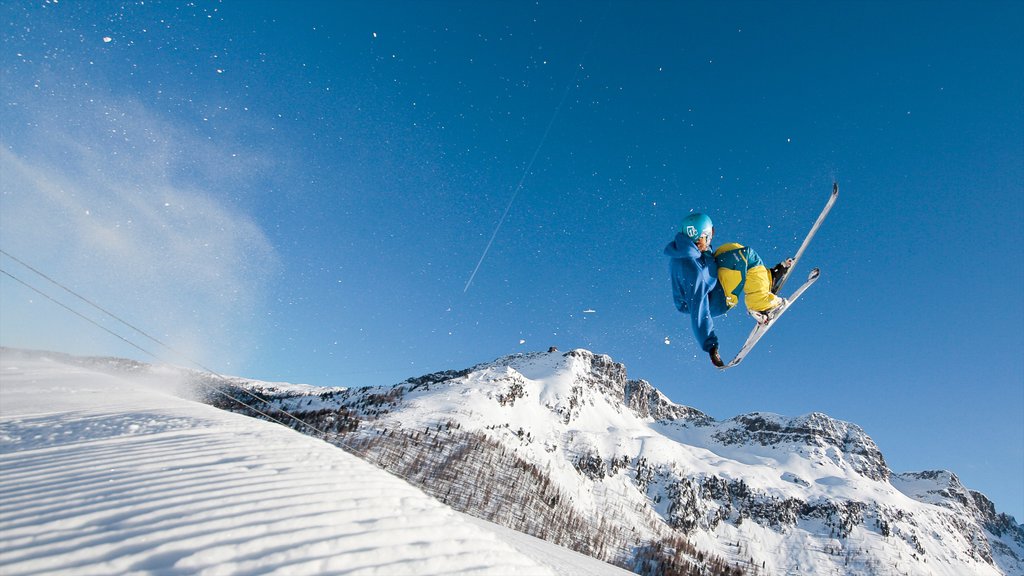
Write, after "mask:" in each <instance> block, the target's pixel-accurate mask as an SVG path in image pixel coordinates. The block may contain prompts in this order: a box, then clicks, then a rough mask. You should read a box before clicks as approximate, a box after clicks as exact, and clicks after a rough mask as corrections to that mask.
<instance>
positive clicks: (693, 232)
mask: <svg viewBox="0 0 1024 576" xmlns="http://www.w3.org/2000/svg"><path fill="white" fill-rule="evenodd" d="M686 235H687V236H689V237H690V238H693V239H696V238H697V227H696V226H687V227H686Z"/></svg>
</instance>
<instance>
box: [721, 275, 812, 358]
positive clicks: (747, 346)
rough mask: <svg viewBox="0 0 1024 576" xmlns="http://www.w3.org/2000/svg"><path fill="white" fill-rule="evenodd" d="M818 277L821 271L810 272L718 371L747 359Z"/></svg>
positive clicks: (756, 326)
mask: <svg viewBox="0 0 1024 576" xmlns="http://www.w3.org/2000/svg"><path fill="white" fill-rule="evenodd" d="M820 275H821V271H820V270H818V269H817V268H815V269H814V270H811V273H810V274H808V275H807V281H806V282H804V283H803V284H801V285H800V287H799V288H797V289H796V292H793V294H791V295H790V296H789V297H788V298H786V303H785V304H783V305H782V309H781V310H779V311H778V312H777V313H776V314H775V316H773V317H772V319H771V320H769V321H768V322H767V323H765V324H757V325H755V326H754V329H753V330H751V331H750V336H747V341H746V342H744V343H743V347H742V348H740V351H739V352H737V353H736V356H735V357H734V358H733V359H732V360H730V361H729V362H728V363H727V364H726V365H725V366H721V367H719V368H718V369H719V370H728V369H729V368H732V367H733V366H736V365H738V364H739V363H740V362H743V359H744V358H746V357H747V354H748V353H749V352H750V351H751V349H753V348H754V345H755V344H757V341H758V340H760V339H761V337H762V336H764V335H765V332H768V330H770V329H771V327H772V326H774V325H775V323H776V322H778V321H779V318H781V317H782V315H783V314H785V313H786V311H787V310H789V308H790V307H791V306H792V305H793V303H794V302H796V301H797V299H798V298H800V295H801V294H803V293H804V291H805V290H807V289H808V288H810V287H811V284H814V282H815V281H817V280H818V276H820Z"/></svg>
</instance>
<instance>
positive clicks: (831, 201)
mask: <svg viewBox="0 0 1024 576" xmlns="http://www.w3.org/2000/svg"><path fill="white" fill-rule="evenodd" d="M838 198H839V183H838V182H834V183H833V184H832V194H831V195H829V197H828V202H826V203H825V207H824V208H822V209H821V214H819V215H818V219H817V220H815V221H814V226H811V231H810V232H808V233H807V237H806V238H804V242H803V244H801V245H800V249H799V250H797V251H796V256H794V257H793V265H792V266H790V267H789V270H787V271H786V274H785V275H784V276H783V277H782V280H780V281H779V287H778V288H776V289H775V292H776V293H778V292H781V291H782V287H783V286H784V285H785V284H786V280H789V273H790V272H792V271H793V270H794V269H795V268H796V265H797V264H798V263H799V262H800V257H801V256H803V255H804V250H806V249H807V245H808V244H810V243H811V238H814V235H815V234H816V233H817V232H818V228H821V223H822V222H824V221H825V217H826V216H828V213H829V212H830V211H831V210H832V206H834V205H835V203H836V199H838Z"/></svg>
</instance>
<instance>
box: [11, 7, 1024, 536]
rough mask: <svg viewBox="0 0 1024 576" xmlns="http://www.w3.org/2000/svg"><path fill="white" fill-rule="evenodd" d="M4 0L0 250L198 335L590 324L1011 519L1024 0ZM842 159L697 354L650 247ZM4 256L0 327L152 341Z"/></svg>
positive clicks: (250, 337) (435, 334) (352, 337)
mask: <svg viewBox="0 0 1024 576" xmlns="http://www.w3.org/2000/svg"><path fill="white" fill-rule="evenodd" d="M0 14H2V16H3V19H2V21H0V25H2V47H0V63H2V68H0V72H2V76H0V94H2V95H3V100H2V108H0V138H2V146H0V224H2V226H0V246H2V248H3V249H4V250H5V251H7V252H9V253H10V254H13V255H15V256H17V257H18V258H21V259H23V260H25V261H26V262H29V263H30V264H32V265H33V266H35V267H37V268H38V269H40V270H42V271H44V272H46V273H48V274H49V275H51V276H52V277H53V278H55V279H59V280H60V281H62V282H64V283H66V284H67V285H69V286H71V287H74V288H75V289H76V290H78V291H79V292H81V293H82V294H83V295H85V296H87V297H89V298H90V299H92V300H94V301H96V302H98V303H101V304H102V305H103V306H104V307H106V308H107V309H109V310H111V311H116V312H117V313H118V314H119V315H121V316H122V317H124V318H125V319H128V320H129V321H131V322H132V323H133V324H135V325H136V326H139V327H140V328H143V329H144V330H146V331H147V332H149V333H150V334H152V335H156V336H158V337H159V338H161V339H162V340H163V341H165V342H167V343H170V344H172V345H173V347H174V348H175V349H176V350H179V351H181V352H182V353H183V356H184V357H186V358H188V359H190V360H195V361H199V362H202V363H204V364H205V365H207V366H211V367H213V368H214V369H216V370H218V371H221V372H224V373H231V374H240V375H245V376H249V377H254V378H262V379H268V380H286V381H293V382H306V383H312V384H319V385H340V386H361V385H368V384H392V383H395V382H398V381H400V380H402V379H404V378H406V377H410V376H416V375H421V374H424V373H427V372H431V371H436V370H442V369H452V368H462V367H467V366H470V365H473V364H475V363H478V362H483V361H488V360H491V359H493V358H496V357H498V356H501V355H505V354H510V353H515V352H526V351H534V350H545V349H547V348H548V347H549V346H558V347H559V348H561V349H570V348H576V347H582V348H587V349H590V350H593V351H595V352H599V353H606V354H609V355H610V356H612V357H613V358H615V359H616V360H617V361H620V362H623V363H625V364H626V365H627V367H628V370H629V374H630V376H631V377H633V378H644V379H647V380H649V381H650V382H652V383H653V384H654V385H655V386H657V387H659V388H660V389H662V390H663V391H664V392H665V393H666V394H667V395H668V396H669V397H670V398H671V399H672V400H674V401H676V402H679V403H682V404H687V405H690V406H694V407H697V408H699V409H701V410H704V411H706V412H708V413H709V414H711V415H713V416H715V417H716V418H720V419H721V418H729V417H732V416H734V415H737V414H741V413H746V412H750V411H770V412H777V413H781V414H788V415H799V414H804V413H807V412H811V411H821V412H825V413H828V414H830V415H831V416H834V417H836V418H840V419H844V420H848V421H852V422H855V423H857V424H859V425H861V426H863V427H864V428H865V429H866V430H867V432H868V433H869V434H870V435H871V436H872V437H873V438H874V439H875V441H876V442H878V444H879V445H880V446H881V448H882V450H883V451H884V453H885V454H886V456H887V458H888V459H889V465H890V467H892V468H893V469H894V470H895V471H911V470H924V469H937V468H946V469H951V470H953V471H954V472H956V473H957V474H958V475H960V476H961V478H962V480H963V481H964V482H965V484H967V485H968V486H969V487H971V488H973V489H977V490H980V491H982V492H984V493H986V494H987V495H989V496H990V497H991V498H993V500H994V501H995V502H996V505H997V507H998V508H999V509H1000V510H1004V511H1007V512H1009V513H1011V514H1013V515H1014V516H1016V517H1017V519H1018V520H1024V489H1022V487H1021V486H1022V483H1021V480H1022V478H1024V423H1022V422H1024V361H1022V360H1021V356H1022V354H1021V352H1022V350H1024V338H1022V335H1021V334H1022V329H1021V326H1022V325H1024V304H1022V298H1021V286H1022V285H1024V272H1022V263H1021V259H1020V258H1018V257H1017V256H1016V255H1015V248H1016V247H1017V246H1019V245H1021V243H1022V241H1024V234H1022V231H1021V230H1022V228H1021V221H1022V215H1024V204H1022V202H1024V201H1022V197H1024V196H1022V194H1024V190H1022V182H1024V160H1022V159H1024V144H1022V142H1024V134H1022V132H1024V130H1022V127H1024V122H1022V111H1024V56H1022V54H1024V41H1022V39H1021V35H1020V29H1021V26H1022V25H1024V4H1021V3H1019V2H910V3H906V2H904V3H900V2H895V3H881V2H878V3H875V2H840V3H816V2H797V3H785V2H784V3H769V2H751V3H737V2H730V3H697V2H687V3H669V2H628V3H627V2H619V1H611V2H529V3H528V2H521V3H517V2H485V3H478V2H366V3H361V2H359V3H357V2H309V3H283V2H267V3H257V2H202V1H199V2H145V3H142V2H139V3H120V2H118V3H104V2H85V3H80V2H69V1H62V2H59V3H51V2H42V1H37V2H23V3H15V2H6V3H3V5H2V6H0ZM833 181H838V182H839V184H840V188H841V195H840V199H839V202H838V204H837V205H836V208H835V210H834V211H833V213H832V215H831V216H830V217H829V219H828V220H827V221H826V223H825V224H824V226H823V227H822V229H821V231H820V232H819V235H818V237H817V238H816V239H815V242H814V243H813V244H812V245H811V247H810V249H809V250H808V251H807V253H806V255H805V257H804V259H803V261H802V263H801V269H800V270H797V271H796V274H797V275H798V276H803V275H804V274H806V272H807V271H808V270H809V269H810V267H812V266H819V267H820V268H821V269H822V279H821V280H820V281H819V282H818V283H817V284H816V285H815V286H814V288H812V289H811V290H810V291H809V292H808V293H807V294H806V295H805V296H804V299H802V300H801V302H800V303H799V304H798V305H797V306H795V307H794V308H793V310H792V311H791V312H790V313H789V314H787V316H786V318H785V321H784V322H780V323H779V325H778V326H777V327H776V328H774V329H773V331H772V332H771V334H770V335H769V336H768V337H766V338H765V340H763V341H762V343H761V344H760V345H759V346H758V348H757V349H756V350H755V352H754V353H752V355H751V356H750V357H749V358H748V359H747V360H746V361H745V362H744V364H743V365H741V366H740V367H738V368H737V369H735V370H731V371H729V372H726V373H719V372H717V371H716V370H714V369H713V368H712V367H711V365H710V362H709V361H708V360H707V358H706V356H705V355H704V354H703V353H701V352H700V350H699V348H698V347H697V345H696V344H695V343H694V341H693V337H692V335H691V334H690V330H689V323H688V321H687V318H686V317H685V316H682V315H680V314H678V313H677V312H676V311H675V309H674V307H673V305H672V299H671V292H670V285H669V282H668V272H667V263H666V261H665V258H664V257H663V256H662V254H661V250H662V248H663V246H664V245H665V244H666V243H667V242H668V241H669V240H671V238H672V236H673V235H674V233H675V232H676V230H677V229H678V226H679V222H680V221H681V219H682V218H683V217H684V216H685V215H686V214H687V213H689V212H690V211H701V212H706V213H708V214H710V215H711V216H712V218H713V219H714V221H715V223H716V230H717V237H716V241H717V242H719V243H721V242H726V241H738V242H741V243H745V244H747V245H750V246H752V247H754V248H755V249H756V250H757V251H758V252H759V253H760V254H761V256H762V257H763V258H764V259H765V260H766V261H769V262H771V263H774V262H777V261H778V260H780V259H782V258H784V257H786V256H789V255H791V254H792V253H793V252H795V250H796V248H797V247H798V246H799V243H800V241H801V239H802V237H803V235H804V234H805V233H806V231H807V229H808V228H809V227H810V225H811V224H812V223H813V221H814V219H815V217H816V216H817V213H818V211H819V209H820V207H821V205H822V204H823V203H824V201H825V199H826V197H827V195H828V193H829V191H830V189H831V186H832V182H833ZM506 210H507V212H506ZM492 239H493V240H492ZM2 266H3V268H4V270H7V271H8V272H10V273H12V274H15V275H17V276H18V277H19V278H21V279H23V280H27V281H31V282H32V283H33V284H34V285H35V286H37V287H38V288H41V289H44V290H46V291H48V292H49V293H50V294H51V295H53V296H54V297H58V298H60V299H62V300H63V301H64V302H66V303H67V304H69V305H71V306H72V307H75V308H76V309H79V310H81V311H82V312H83V313H86V314H89V313H91V312H90V311H89V310H88V309H87V308H85V307H82V306H81V304H80V303H77V302H75V301H74V299H73V298H69V297H67V296H66V295H62V294H61V292H60V291H59V290H58V289H55V288H54V287H53V286H52V285H50V284H48V283H47V282H46V281H45V280H41V279H39V278H38V277H35V276H33V275H32V273H31V272H30V271H28V270H26V269H24V268H23V267H21V266H20V265H19V264H17V263H16V262H14V261H12V260H11V259H9V258H7V257H4V258H3V259H2ZM478 266H479V267H478ZM474 271H475V274H474ZM470 278H472V282H470ZM790 288H795V284H790ZM0 289H2V296H3V298H2V300H0V306H2V308H0V312H2V314H0V342H2V344H3V345H7V346H23V347H34V348H49V349H59V350H65V351H69V352H74V353H83V354H110V355H124V356H133V357H140V358H141V359H144V360H151V358H148V357H146V356H145V355H144V354H142V353H141V352H140V351H139V350H136V349H134V348H131V347H130V346H127V345H125V344H124V343H123V342H121V341H119V340H117V339H115V338H113V337H112V336H110V335H109V334H107V333H105V332H103V331H101V330H99V329H98V328H96V327H95V326H93V325H90V324H88V323H86V322H84V321H82V320H81V319H80V318H77V317H75V316H73V315H72V314H70V313H68V312H67V311H66V310H64V309H62V308H59V307H58V306H56V305H54V304H53V303H52V302H49V301H48V300H46V299H45V298H43V297H41V296H39V295H38V294H36V293H34V292H32V291H30V290H28V289H26V288H25V287H24V286H22V285H20V284H18V283H17V282H15V281H12V280H11V279H9V278H8V277H7V276H4V277H3V278H2V279H0ZM94 316H97V319H98V315H94ZM101 323H103V324H104V325H105V326H108V327H110V328H111V329H117V330H120V329H121V328H120V327H118V326H117V325H116V324H115V323H112V322H110V321H107V320H101ZM749 325H750V321H749V320H748V319H747V318H746V317H745V316H744V315H743V314H742V313H732V314H730V315H729V316H727V317H725V318H723V319H720V320H719V321H718V323H717V326H718V333H719V336H720V338H721V339H722V342H723V343H722V347H723V352H724V353H725V354H726V355H729V354H730V353H731V352H732V351H734V350H735V349H737V348H738V347H739V346H740V344H741V343H742V341H743V339H744V338H745V335H746V332H747V330H748V329H749ZM125 335H127V336H128V337H129V338H130V339H133V340H135V341H136V342H137V343H140V344H143V347H145V348H148V349H152V350H154V351H157V352H160V350H159V348H158V347H156V346H153V345H152V343H148V342H146V341H145V340H144V339H142V338H140V337H139V336H138V335H135V334H131V333H130V332H125ZM161 355H162V357H163V358H164V359H166V360H167V361H173V362H178V363H182V357H181V356H178V357H175V356H174V355H172V354H166V353H162V352H161Z"/></svg>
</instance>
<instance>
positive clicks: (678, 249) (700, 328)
mask: <svg viewBox="0 0 1024 576" xmlns="http://www.w3.org/2000/svg"><path fill="white" fill-rule="evenodd" d="M665 255H666V256H668V257H669V258H670V259H671V260H669V273H670V274H671V275H672V296H673V298H674V299H675V304H676V308H678V309H679V311H680V312H682V313H684V314H689V315H690V324H691V326H692V327H693V335H694V336H695V337H696V338H697V343H698V344H700V345H701V348H702V349H703V350H704V351H705V352H708V351H710V350H711V348H712V347H713V346H717V345H718V336H716V335H715V322H714V320H712V316H720V315H721V314H724V313H725V312H726V311H727V310H728V307H727V306H726V303H725V292H724V291H723V290H722V287H721V286H719V285H718V265H717V264H715V257H714V256H713V255H712V254H711V252H704V253H701V252H700V250H697V246H696V245H694V243H693V241H692V240H690V239H689V238H687V237H686V235H685V234H683V233H682V232H680V233H678V234H676V238H675V240H673V241H672V242H669V244H668V246H665Z"/></svg>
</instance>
